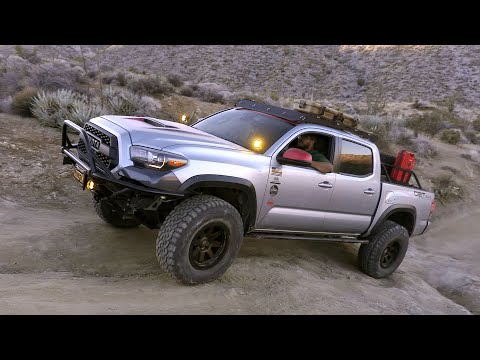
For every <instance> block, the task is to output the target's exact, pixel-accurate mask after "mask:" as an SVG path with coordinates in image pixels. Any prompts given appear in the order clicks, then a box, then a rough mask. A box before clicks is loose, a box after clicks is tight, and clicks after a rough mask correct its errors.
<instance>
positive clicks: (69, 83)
mask: <svg viewBox="0 0 480 360" xmlns="http://www.w3.org/2000/svg"><path fill="white" fill-rule="evenodd" d="M87 82H88V79H87V75H86V74H85V72H84V70H83V69H82V68H81V67H80V66H71V65H70V64H69V63H68V62H67V61H65V60H54V61H51V62H48V63H45V64H43V65H42V66H36V67H34V68H33V70H32V71H31V73H30V77H29V85H31V86H33V87H36V88H42V89H45V90H47V91H55V90H59V89H70V90H73V91H76V90H77V89H78V84H86V83H87Z"/></svg>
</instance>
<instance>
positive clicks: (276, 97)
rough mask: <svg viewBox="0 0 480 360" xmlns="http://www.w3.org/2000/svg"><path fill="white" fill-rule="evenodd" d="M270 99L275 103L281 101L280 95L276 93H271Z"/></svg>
mask: <svg viewBox="0 0 480 360" xmlns="http://www.w3.org/2000/svg"><path fill="white" fill-rule="evenodd" d="M270 99H272V100H273V101H278V100H279V99H280V97H279V96H278V94H277V93H276V92H275V91H272V92H271V93H270Z"/></svg>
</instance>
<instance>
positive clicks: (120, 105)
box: [103, 86, 157, 116]
mask: <svg viewBox="0 0 480 360" xmlns="http://www.w3.org/2000/svg"><path fill="white" fill-rule="evenodd" d="M150 99H151V98H148V97H145V96H141V95H139V94H136V93H134V92H132V91H129V90H128V89H125V88H114V87H111V86H109V87H107V88H106V89H105V90H104V92H103V105H104V106H105V108H106V109H107V110H108V111H109V113H110V114H114V115H137V116H147V115H149V113H150V112H152V111H155V110H157V109H152V106H153V103H152V101H151V100H153V99H151V100H150Z"/></svg>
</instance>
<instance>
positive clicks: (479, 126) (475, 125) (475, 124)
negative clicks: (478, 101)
mask: <svg viewBox="0 0 480 360" xmlns="http://www.w3.org/2000/svg"><path fill="white" fill-rule="evenodd" d="M472 126H473V128H474V129H475V130H476V131H480V118H478V119H476V120H474V121H473V122H472Z"/></svg>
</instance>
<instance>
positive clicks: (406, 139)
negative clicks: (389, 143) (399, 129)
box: [396, 133, 413, 146]
mask: <svg viewBox="0 0 480 360" xmlns="http://www.w3.org/2000/svg"><path fill="white" fill-rule="evenodd" d="M396 143H397V144H398V145H401V146H412V145H413V140H412V136H411V135H409V134H407V133H402V134H400V135H399V136H398V137H396Z"/></svg>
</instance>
